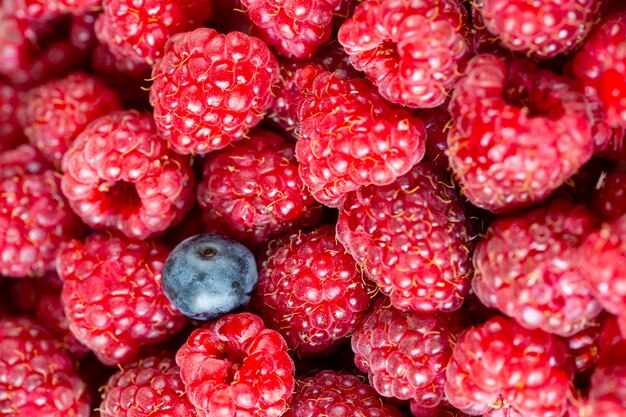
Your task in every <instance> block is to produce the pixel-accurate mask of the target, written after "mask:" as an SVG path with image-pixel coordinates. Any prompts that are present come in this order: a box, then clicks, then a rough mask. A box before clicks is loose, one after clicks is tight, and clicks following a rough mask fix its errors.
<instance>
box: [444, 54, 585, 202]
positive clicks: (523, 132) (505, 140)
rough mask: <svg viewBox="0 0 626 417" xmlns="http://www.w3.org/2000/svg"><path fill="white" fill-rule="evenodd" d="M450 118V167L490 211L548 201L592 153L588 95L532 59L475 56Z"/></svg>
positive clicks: (455, 96) (469, 193)
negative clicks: (532, 61) (538, 65)
mask: <svg viewBox="0 0 626 417" xmlns="http://www.w3.org/2000/svg"><path fill="white" fill-rule="evenodd" d="M450 113H451V114H452V116H453V118H454V120H453V123H452V126H451V130H450V132H449V134H448V145H449V149H448V154H449V157H450V165H451V167H452V169H453V170H454V172H455V174H456V175H457V176H458V177H459V180H460V182H461V187H462V188H463V191H464V193H465V195H466V196H467V198H468V199H469V201H470V202H472V203H473V204H475V205H477V206H479V207H482V208H486V209H488V210H491V211H504V210H512V209H514V208H518V207H523V206H527V205H530V204H532V203H534V202H538V201H540V200H543V199H545V198H547V197H548V196H549V195H550V194H551V193H552V191H554V190H555V189H556V188H557V187H559V186H560V185H561V184H562V183H563V182H565V181H566V180H567V179H568V178H569V177H570V176H572V175H573V174H574V173H576V172H577V171H578V169H579V168H580V167H581V166H582V165H583V164H584V163H585V162H587V161H588V160H589V159H590V158H591V156H592V154H593V140H592V136H591V116H590V113H589V110H588V107H587V103H586V101H585V98H584V96H583V95H582V94H581V93H580V92H578V90H577V89H576V88H575V86H574V85H573V84H572V83H571V82H570V81H568V80H566V79H564V78H561V77H558V76H556V75H555V74H553V73H551V72H549V71H547V70H538V69H537V68H536V67H535V66H533V65H532V64H531V63H530V62H528V61H521V60H513V61H507V60H505V59H504V58H499V57H496V56H494V55H478V56H476V57H474V58H472V60H471V61H470V63H469V64H468V68H467V72H466V75H465V76H464V77H463V78H462V79H460V80H459V82H458V83H457V86H456V87H455V90H454V93H453V95H452V101H451V103H450Z"/></svg>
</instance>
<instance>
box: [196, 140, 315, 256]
mask: <svg viewBox="0 0 626 417" xmlns="http://www.w3.org/2000/svg"><path fill="white" fill-rule="evenodd" d="M198 203H199V204H200V207H202V208H203V215H204V220H205V222H206V224H207V225H209V226H210V227H212V228H214V229H215V230H217V231H219V232H220V234H225V235H227V236H230V237H232V238H234V239H236V240H238V241H240V242H242V243H246V244H249V245H250V246H252V247H255V246H256V245H258V244H262V243H266V242H268V241H269V240H270V239H271V238H273V237H277V236H279V235H282V234H285V233H289V232H294V231H297V230H299V229H301V228H303V227H308V226H313V225H315V224H316V223H317V222H318V220H319V219H320V217H321V215H322V206H321V205H320V204H319V203H317V201H315V199H314V198H313V197H312V196H311V194H310V193H309V191H308V190H307V189H306V187H305V186H304V184H303V183H302V180H301V179H300V176H299V175H298V163H297V161H296V157H295V145H294V144H293V143H291V142H286V141H285V140H284V139H283V138H282V137H281V136H280V135H277V134H275V133H273V132H270V131H267V130H261V129H257V130H253V131H251V132H250V139H248V140H242V141H239V142H237V143H234V144H231V145H230V146H229V147H227V148H225V149H222V150H221V151H217V152H214V153H212V154H211V155H209V157H208V159H207V161H206V163H205V165H204V174H203V180H202V182H201V183H200V185H199V187H198ZM213 226H215V227H213Z"/></svg>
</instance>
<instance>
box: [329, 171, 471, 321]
mask: <svg viewBox="0 0 626 417" xmlns="http://www.w3.org/2000/svg"><path fill="white" fill-rule="evenodd" d="M337 239H338V240H339V241H340V242H341V243H342V244H343V245H344V246H345V247H346V249H347V251H348V252H349V253H350V254H352V256H353V257H354V258H355V259H356V261H357V262H359V263H360V264H362V265H363V267H364V269H365V272H366V273H367V276H368V277H370V278H371V279H372V280H373V281H374V282H376V284H378V287H379V288H380V289H381V290H382V292H383V293H385V294H386V295H388V296H389V297H390V298H391V302H392V304H393V305H394V306H395V307H397V308H399V309H402V310H417V311H423V312H433V311H453V310H457V309H458V308H460V307H461V304H462V303H463V299H464V298H465V296H466V295H467V293H468V292H469V289H470V278H471V272H472V265H471V260H470V252H471V232H470V228H469V223H468V221H467V219H466V217H465V214H464V211H463V208H462V206H461V204H460V202H459V200H458V198H457V196H456V194H455V191H454V188H453V186H452V184H450V183H449V181H448V180H447V178H445V176H444V175H443V174H441V173H440V172H439V171H438V170H437V169H436V168H435V167H434V166H433V165H432V164H431V163H429V162H421V163H419V164H417V165H416V166H415V167H413V169H412V170H411V171H409V172H408V173H407V174H405V175H403V176H402V177H399V178H398V179H396V181H394V182H393V183H391V184H389V185H386V186H382V187H377V186H374V185H369V186H366V187H362V188H360V189H358V190H356V191H355V192H352V193H350V194H348V196H347V198H346V199H345V201H344V203H343V205H342V207H341V209H340V211H339V219H338V221H337Z"/></svg>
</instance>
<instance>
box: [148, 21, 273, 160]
mask: <svg viewBox="0 0 626 417" xmlns="http://www.w3.org/2000/svg"><path fill="white" fill-rule="evenodd" d="M278 72H279V69H278V62H277V61H276V58H275V57H274V56H273V55H272V53H271V52H270V50H269V49H268V48H267V46H266V45H265V44H264V43H263V42H262V41H261V40H259V39H257V38H255V37H251V36H248V35H246V34H244V33H240V32H230V33H229V34H227V35H222V34H218V33H217V32H216V31H215V30H213V29H207V28H200V29H196V30H194V31H192V32H185V33H179V34H176V35H174V36H172V37H171V38H170V40H169V41H168V42H167V44H166V46H165V51H164V53H163V59H161V60H160V61H158V62H157V63H156V64H155V65H154V67H153V68H152V78H153V79H154V83H153V84H152V89H151V90H150V101H151V103H152V105H153V106H154V119H155V121H156V124H157V127H158V129H159V132H160V133H161V134H162V135H163V137H164V138H165V139H167V141H168V142H169V143H170V145H171V146H172V147H173V149H174V150H175V151H176V152H179V153H184V154H189V153H201V154H203V153H207V152H211V151H214V150H217V149H221V148H224V147H226V146H227V145H228V144H229V143H230V142H231V141H235V140H238V139H242V138H243V137H244V136H245V135H246V134H247V133H248V131H249V130H250V128H252V127H254V126H256V125H257V124H258V123H259V122H260V121H261V119H262V118H263V115H264V112H265V111H266V110H267V109H268V107H269V106H270V104H271V102H272V96H271V90H270V89H271V86H272V84H274V82H276V80H277V79H278Z"/></svg>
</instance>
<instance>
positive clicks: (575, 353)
mask: <svg viewBox="0 0 626 417" xmlns="http://www.w3.org/2000/svg"><path fill="white" fill-rule="evenodd" d="M603 324H604V318H603V316H600V317H598V318H596V320H594V323H593V324H592V325H590V326H589V327H587V328H586V329H583V330H581V331H580V332H578V333H576V334H574V335H572V336H570V337H568V338H567V347H568V351H569V353H568V354H569V356H570V357H571V360H572V363H573V364H574V370H575V372H576V377H577V378H578V377H582V378H586V377H588V376H589V375H590V374H591V372H592V371H593V370H594V368H595V366H596V363H597V362H598V355H599V344H600V334H601V333H602V329H603Z"/></svg>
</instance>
